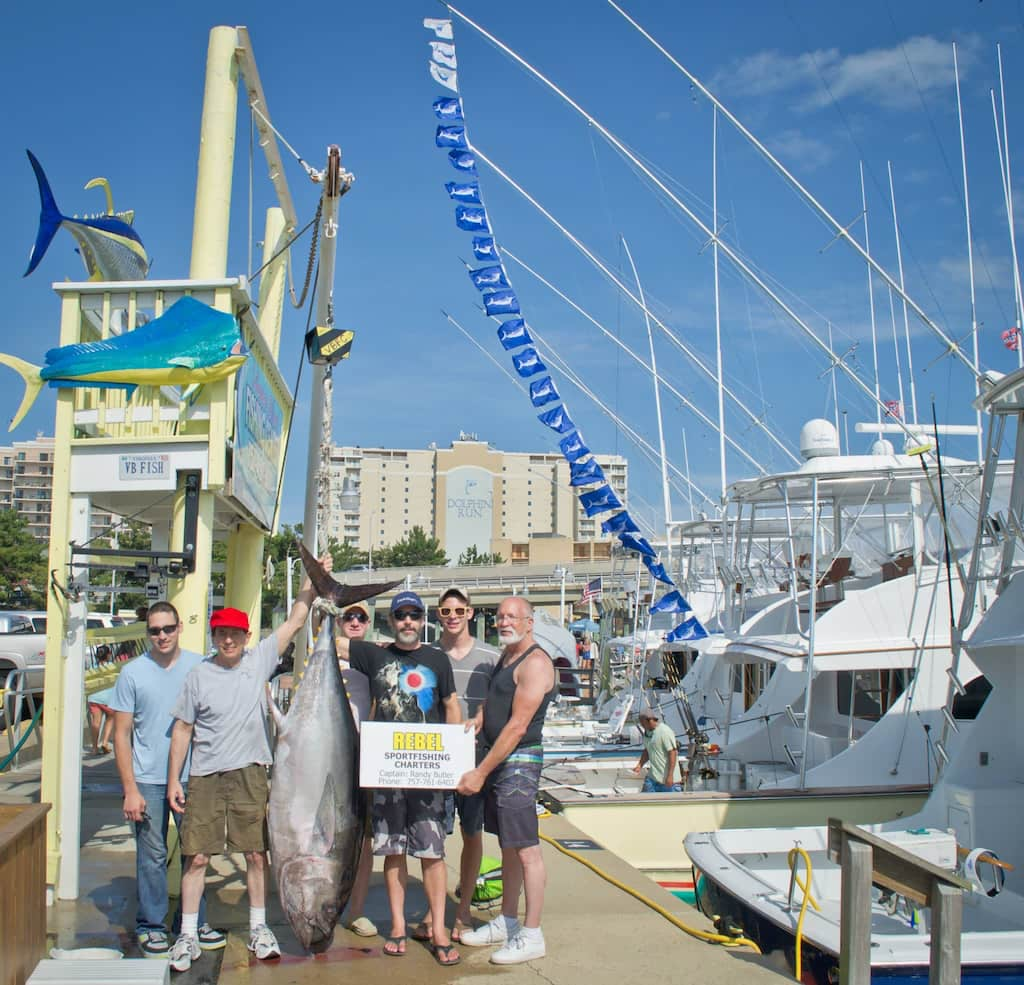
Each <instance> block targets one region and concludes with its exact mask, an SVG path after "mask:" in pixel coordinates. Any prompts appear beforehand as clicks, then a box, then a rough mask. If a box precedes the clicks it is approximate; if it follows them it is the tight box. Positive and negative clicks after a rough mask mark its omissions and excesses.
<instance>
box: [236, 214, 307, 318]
mask: <svg viewBox="0 0 1024 985" xmlns="http://www.w3.org/2000/svg"><path fill="white" fill-rule="evenodd" d="M323 206H324V202H323V199H322V198H321V199H320V201H319V202H318V203H317V207H316V215H315V216H313V218H312V219H310V220H309V222H307V223H306V224H305V225H304V226H303V227H302V228H301V229H300V230H299V231H298V232H297V233H296V234H295V235H294V236H292V238H291V239H290V240H288V242H287V243H285V244H284V246H282V247H281V249H279V250H278V251H277V252H276V253H274V255H273V256H272V257H271V258H270V259H269V260H267V262H266V263H264V264H262V265H261V266H259V267H257V268H256V270H254V271H253V272H252V273H251V274H249V280H250V281H254V280H255V279H256V278H257V277H259V275H260V274H262V273H263V271H264V270H266V269H267V267H269V266H270V265H271V264H272V263H273V262H274V261H275V260H276V259H277V258H278V257H279V256H280V255H281V254H282V253H284V252H285V250H288V249H290V248H291V245H292V244H293V243H294V242H295V241H296V240H297V239H298V238H299V237H300V236H302V234H303V233H305V232H306V230H307V229H309V227H310V226H313V225H318V224H319V222H320V214H321V213H322V211H323ZM319 242H320V238H319V236H314V237H313V241H312V242H311V243H310V244H309V263H308V264H307V265H306V279H305V281H304V282H303V284H302V296H301V297H300V298H296V297H295V285H294V283H292V279H291V278H292V268H291V265H289V267H288V292H289V294H290V295H291V299H292V305H293V306H294V307H296V308H301V307H302V305H303V303H304V302H305V300H306V291H308V290H309V283H310V277H311V274H312V272H313V261H314V258H315V257H316V249H317V245H318V243H319Z"/></svg>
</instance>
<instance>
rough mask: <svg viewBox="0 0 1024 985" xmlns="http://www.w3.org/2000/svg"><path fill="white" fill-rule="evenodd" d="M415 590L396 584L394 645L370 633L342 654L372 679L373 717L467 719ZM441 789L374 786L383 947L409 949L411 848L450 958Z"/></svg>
mask: <svg viewBox="0 0 1024 985" xmlns="http://www.w3.org/2000/svg"><path fill="white" fill-rule="evenodd" d="M425 612H426V610H425V608H424V605H423V600H422V599H421V598H420V597H419V596H418V595H417V594H416V593H415V592H408V591H406V592H399V593H398V594H397V595H395V597H394V598H393V599H392V600H391V612H390V614H389V617H388V618H389V622H390V623H391V631H392V633H393V635H394V637H395V641H394V643H392V644H390V646H386V647H382V646H375V645H374V644H372V643H367V642H366V641H365V640H350V639H344V638H342V639H338V641H337V643H338V655H339V657H342V658H344V657H345V656H346V653H345V651H346V650H347V651H348V654H347V655H348V660H349V666H350V667H351V668H352V670H357V671H359V672H360V673H362V674H365V675H366V676H367V678H369V681H370V694H371V696H372V697H373V701H374V712H373V721H376V722H429V723H432V724H445V723H448V724H457V723H459V722H460V721H462V712H461V708H460V706H459V697H458V694H457V693H456V690H455V681H454V678H453V676H452V666H451V663H450V662H449V660H448V657H447V656H446V655H445V653H444V651H443V650H440V649H438V648H437V647H435V646H428V645H426V644H424V643H422V642H421V641H420V636H421V633H422V629H423V618H424V615H425ZM444 838H445V816H444V791H443V790H425V789H420V788H409V789H379V790H374V791H373V854H374V855H383V856H384V885H385V886H386V888H387V893H388V903H389V904H390V907H391V934H390V936H389V937H388V938H387V939H386V940H385V942H384V953H385V954H387V955H389V956H391V957H399V956H401V955H403V954H405V947H406V925H405V884H406V879H407V878H408V866H407V863H406V856H407V855H411V856H412V857H413V858H418V859H419V860H420V864H421V865H422V867H423V889H424V892H425V894H426V897H427V902H428V904H429V906H430V915H431V927H432V943H433V950H434V956H435V958H436V959H437V961H438V963H439V964H442V965H453V964H457V963H458V961H459V953H458V951H456V950H455V948H454V947H453V946H452V943H451V940H450V938H449V936H448V930H447V928H446V927H445V922H444V904H445V889H446V876H445V868H444Z"/></svg>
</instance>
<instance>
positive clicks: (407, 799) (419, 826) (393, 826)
mask: <svg viewBox="0 0 1024 985" xmlns="http://www.w3.org/2000/svg"><path fill="white" fill-rule="evenodd" d="M373 854H374V855H411V856H412V857H413V858H444V791H443V790H417V789H403V790H393V789H382V790H374V791H373Z"/></svg>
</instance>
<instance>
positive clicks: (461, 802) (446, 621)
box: [413, 585, 501, 942]
mask: <svg viewBox="0 0 1024 985" xmlns="http://www.w3.org/2000/svg"><path fill="white" fill-rule="evenodd" d="M437 614H438V618H439V620H440V622H441V639H440V640H439V641H438V646H440V647H441V649H442V650H444V652H445V653H446V654H447V655H448V660H449V661H450V662H451V665H452V675H453V676H454V678H455V691H456V693H457V694H458V696H459V703H460V704H461V705H462V717H463V719H464V720H465V721H470V720H471V719H472V718H474V717H475V716H476V715H477V713H478V712H479V711H480V709H481V708H482V707H483V703H484V699H485V698H486V697H487V689H488V686H489V685H490V681H491V675H492V674H493V673H494V668H495V666H496V665H497V663H498V660H499V658H500V657H501V654H500V653H499V652H498V651H497V650H496V649H495V648H494V647H493V646H489V645H488V644H487V643H483V642H481V641H480V640H478V639H476V638H475V637H474V636H472V635H471V634H470V632H469V624H470V621H471V620H472V619H473V615H474V610H473V607H472V606H471V605H470V602H469V592H468V591H467V590H466V589H465V588H461V587H460V586H458V585H452V586H451V587H450V588H446V589H445V590H444V591H443V592H442V593H441V597H440V598H439V599H438V600H437ZM480 758H481V754H480V750H479V748H478V749H477V762H479V761H480ZM445 808H446V813H447V822H448V833H449V834H451V833H452V831H453V830H454V828H455V814H456V811H457V812H458V815H459V826H460V827H461V829H462V858H461V860H460V862H459V905H458V909H457V910H456V912H455V927H454V929H453V930H452V940H453V941H456V942H458V941H459V938H460V937H461V935H462V928H463V927H466V928H469V927H472V926H473V924H472V921H471V918H470V909H469V907H470V904H471V903H472V901H473V891H474V890H475V888H476V880H477V876H478V875H479V873H480V861H481V859H482V858H483V854H484V836H483V828H484V795H483V793H478V794H474V795H472V796H469V797H464V796H463V795H462V794H457V793H449V794H448V795H447V797H446V801H445ZM413 936H414V937H421V938H423V939H425V940H429V939H430V922H429V914H428V915H427V919H425V920H424V921H423V923H422V924H421V925H420V926H419V927H418V928H416V930H414V931H413Z"/></svg>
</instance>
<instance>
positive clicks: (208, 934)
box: [198, 923, 228, 951]
mask: <svg viewBox="0 0 1024 985" xmlns="http://www.w3.org/2000/svg"><path fill="white" fill-rule="evenodd" d="M198 940H199V947H200V948H201V949H202V950H204V951H219V950H220V949H221V948H222V947H226V946H227V943H228V939H227V937H225V936H224V934H222V933H221V932H220V931H219V930H214V928H213V927H211V926H210V925H209V924H208V923H204V924H201V925H200V927H199V935H198Z"/></svg>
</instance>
